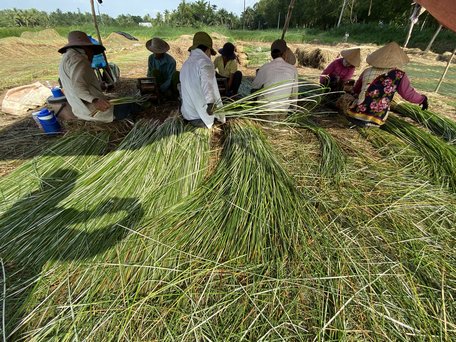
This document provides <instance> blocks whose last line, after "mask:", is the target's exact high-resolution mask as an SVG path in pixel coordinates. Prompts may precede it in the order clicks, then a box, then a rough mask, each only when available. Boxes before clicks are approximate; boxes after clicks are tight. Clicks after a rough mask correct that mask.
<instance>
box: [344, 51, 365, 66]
mask: <svg viewBox="0 0 456 342" xmlns="http://www.w3.org/2000/svg"><path fill="white" fill-rule="evenodd" d="M340 54H341V56H342V57H344V58H345V59H346V60H347V62H348V63H350V64H351V65H353V66H355V67H359V66H360V64H361V50H360V48H352V49H345V50H342V51H341V52H340Z"/></svg>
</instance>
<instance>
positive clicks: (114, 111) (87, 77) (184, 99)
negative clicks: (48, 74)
mask: <svg viewBox="0 0 456 342" xmlns="http://www.w3.org/2000/svg"><path fill="white" fill-rule="evenodd" d="M146 48H147V49H148V50H149V51H151V52H152V54H151V55H150V56H149V60H148V68H147V76H148V77H154V79H155V80H156V82H157V84H158V86H159V91H160V94H161V95H162V96H164V97H168V98H169V97H178V96H180V98H181V106H180V111H181V113H182V116H183V118H184V119H185V120H186V121H187V122H189V123H190V124H192V125H194V126H197V127H207V128H210V127H212V125H213V124H214V120H215V119H218V120H219V121H221V122H224V118H223V116H218V117H217V116H216V115H214V110H215V109H216V108H217V107H219V106H221V105H222V96H221V94H220V90H219V85H218V82H217V79H222V80H223V79H224V80H225V83H226V93H225V95H226V96H227V97H233V96H234V97H236V96H237V94H238V91H239V87H240V85H241V82H242V73H241V72H240V71H239V70H238V58H237V56H236V48H235V46H234V45H233V44H232V43H226V44H225V45H224V46H223V48H221V49H220V50H219V51H218V52H219V54H220V55H219V56H217V57H216V58H215V60H214V62H212V60H211V57H212V56H215V55H217V52H216V51H215V50H214V47H213V41H212V38H211V37H210V36H209V35H208V34H207V33H205V32H197V33H196V34H195V35H194V36H193V44H192V46H190V48H189V49H188V51H189V52H190V55H189V57H188V59H187V60H186V61H185V62H184V63H183V65H182V69H181V71H180V72H178V71H177V70H176V61H175V59H174V58H173V57H172V56H171V55H170V54H168V51H169V50H170V46H169V44H168V43H166V42H165V41H164V40H163V39H160V38H158V37H155V38H152V39H150V40H149V41H147V43H146ZM104 50H105V48H104V47H103V46H102V45H97V44H94V43H92V41H91V40H90V39H89V37H88V36H87V35H86V34H85V33H84V32H81V31H73V32H70V33H69V36H68V44H66V45H65V46H64V47H62V48H61V49H59V52H60V53H62V54H63V56H62V60H61V63H60V66H59V76H60V81H61V84H62V86H63V89H64V92H65V96H66V98H67V101H68V103H69V104H70V106H71V107H72V110H73V113H74V114H75V116H76V117H78V118H79V119H83V120H89V121H102V122H111V121H113V120H121V119H124V118H126V117H130V116H134V115H135V114H136V113H137V112H138V111H139V110H140V107H139V106H138V105H136V104H134V103H133V104H123V105H114V106H112V105H111V103H110V102H109V101H108V100H107V97H106V96H105V95H104V94H103V92H102V89H101V86H100V82H99V81H98V79H97V77H96V75H95V73H94V71H93V69H92V68H91V64H90V63H91V60H92V58H93V56H94V55H96V54H99V53H102V52H103V51H104ZM341 56H342V57H341V58H339V59H336V60H335V61H333V62H332V63H331V64H330V65H328V67H327V68H326V69H325V70H324V71H323V73H322V75H321V77H320V83H322V84H323V85H325V86H327V87H329V88H330V89H331V90H332V91H336V92H337V91H339V92H343V91H345V94H343V95H342V96H341V97H340V99H339V100H337V103H338V106H339V107H340V108H341V109H342V110H343V111H344V113H345V114H346V116H347V118H348V119H349V120H350V121H352V122H353V123H354V124H356V125H359V126H380V125H382V124H383V123H384V122H385V121H386V119H387V116H388V110H389V106H390V103H391V101H392V98H393V96H394V94H395V93H396V92H398V93H399V94H400V95H401V96H402V97H403V98H404V99H405V100H408V101H410V102H413V103H417V104H421V105H422V107H423V109H426V108H427V105H428V104H427V98H426V96H424V95H421V94H418V93H417V92H416V91H415V90H414V89H413V88H412V87H411V85H410V81H409V79H408V77H407V76H406V74H405V73H404V71H402V70H400V69H399V68H400V67H402V66H403V65H405V64H406V63H407V62H408V61H409V60H408V57H407V55H406V53H405V52H404V51H403V50H402V49H401V48H400V47H399V46H398V45H397V44H396V43H390V44H388V45H386V46H384V47H382V48H380V49H378V50H377V51H375V52H373V53H371V54H370V55H369V56H368V57H367V59H366V62H367V63H368V64H369V65H370V67H369V68H367V69H366V70H364V71H363V72H362V73H361V75H360V77H359V78H358V80H357V82H356V83H355V84H354V86H353V83H354V81H353V80H352V77H353V74H354V71H355V68H356V67H358V66H359V65H360V62H361V57H360V49H347V50H343V51H342V52H341ZM271 57H272V61H271V62H269V63H266V64H265V65H263V66H262V67H261V68H259V69H258V70H257V73H256V76H255V78H254V80H253V83H252V92H255V91H257V90H259V89H262V88H269V87H273V86H274V85H276V84H284V83H285V84H288V86H283V87H278V88H277V90H274V91H271V92H263V93H261V94H260V95H259V96H260V97H261V99H262V100H263V101H262V102H263V103H266V105H268V103H270V106H271V108H273V109H275V108H277V109H278V110H279V109H281V110H282V111H283V110H284V109H285V110H286V109H287V108H288V106H289V102H288V101H276V99H277V98H280V99H289V98H296V97H298V95H299V90H298V71H297V68H296V67H295V63H296V58H295V55H294V54H293V52H292V51H291V50H290V48H289V47H288V46H287V43H286V42H285V41H284V40H282V39H278V40H276V41H274V42H273V43H272V45H271ZM352 86H353V87H352ZM340 94H342V93H339V95H340ZM268 101H269V102H268ZM285 106H286V108H285ZM280 107H284V108H280Z"/></svg>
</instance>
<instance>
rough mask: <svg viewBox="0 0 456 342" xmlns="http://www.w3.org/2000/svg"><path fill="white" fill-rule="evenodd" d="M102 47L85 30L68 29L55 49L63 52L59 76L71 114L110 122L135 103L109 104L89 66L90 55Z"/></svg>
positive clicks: (127, 112) (122, 116) (135, 110)
mask: <svg viewBox="0 0 456 342" xmlns="http://www.w3.org/2000/svg"><path fill="white" fill-rule="evenodd" d="M103 51H105V47H104V46H103V45H99V44H94V43H93V42H92V41H91V40H90V38H89V37H88V36H87V34H86V33H85V32H82V31H71V32H70V33H69V34H68V44H66V45H65V46H63V47H62V48H60V49H59V50H58V52H60V53H61V54H62V60H61V61H60V65H59V78H60V82H61V83H62V87H63V91H64V93H65V97H66V100H67V101H68V104H69V105H70V106H71V109H72V112H73V114H74V115H75V116H76V117H77V118H78V119H81V120H86V121H99V122H112V121H113V120H121V119H125V118H128V117H132V116H134V115H135V114H136V113H138V112H139V110H140V107H139V106H138V105H136V104H131V103H128V104H119V105H115V106H112V105H111V103H110V102H109V101H108V99H107V97H106V96H105V95H104V94H103V91H102V89H101V84H100V81H99V80H98V78H97V76H96V74H95V71H94V70H93V69H92V67H91V62H92V60H93V56H94V55H97V54H100V53H102V52H103Z"/></svg>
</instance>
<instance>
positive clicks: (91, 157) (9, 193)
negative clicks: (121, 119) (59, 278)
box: [0, 132, 108, 241]
mask: <svg viewBox="0 0 456 342" xmlns="http://www.w3.org/2000/svg"><path fill="white" fill-rule="evenodd" d="M107 143H108V134H107V133H106V132H104V133H103V132H100V133H98V134H96V135H93V134H89V133H82V134H81V133H78V134H75V135H70V136H67V137H64V138H62V139H60V140H59V141H58V142H56V143H55V144H54V145H53V146H51V147H50V148H49V149H47V150H46V151H44V152H43V153H42V155H40V156H37V157H35V158H33V159H32V160H30V161H28V162H26V163H24V164H22V165H21V166H20V167H18V168H17V169H16V170H14V171H13V172H12V173H11V174H9V175H7V176H5V177H2V178H0V199H1V200H0V203H1V204H0V214H2V213H3V212H5V211H6V210H7V209H8V208H9V207H11V206H12V205H13V204H14V203H15V202H16V201H18V200H20V199H21V198H24V197H27V196H29V195H30V193H32V192H33V191H37V190H39V189H40V186H41V185H40V183H41V181H42V177H43V176H44V175H46V174H50V173H51V172H53V171H56V170H59V169H67V170H75V171H77V172H80V171H82V170H85V169H86V168H87V167H88V166H90V165H91V164H93V163H94V162H95V161H96V160H97V159H98V158H99V155H100V154H103V153H104V152H105V150H106V148H107ZM70 172H71V171H70ZM0 240H1V239H0ZM3 241H4V240H3Z"/></svg>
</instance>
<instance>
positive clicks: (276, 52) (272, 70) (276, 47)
mask: <svg viewBox="0 0 456 342" xmlns="http://www.w3.org/2000/svg"><path fill="white" fill-rule="evenodd" d="M287 49H288V46H287V43H286V42H285V40H283V39H277V40H275V41H274V42H273V43H272V45H271V57H272V61H271V62H269V63H266V64H265V65H263V66H262V67H261V68H260V69H259V70H258V72H257V75H256V77H255V79H254V80H253V83H252V92H253V91H255V90H258V89H261V88H269V87H273V86H275V85H281V87H280V88H279V89H276V90H273V91H270V92H268V93H266V94H263V95H261V97H259V100H265V101H269V105H267V107H268V108H269V109H278V110H282V111H283V110H284V109H288V108H289V103H287V102H284V101H282V100H288V99H289V98H296V97H297V94H298V70H297V69H296V67H295V66H294V65H292V64H291V63H290V62H292V57H291V56H288V53H287ZM290 51H291V50H290ZM284 57H285V58H287V59H289V62H287V61H285V59H284ZM286 84H288V85H289V86H284V85H286ZM281 102H282V103H281ZM278 118H279V116H270V117H269V119H271V120H274V119H278Z"/></svg>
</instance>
